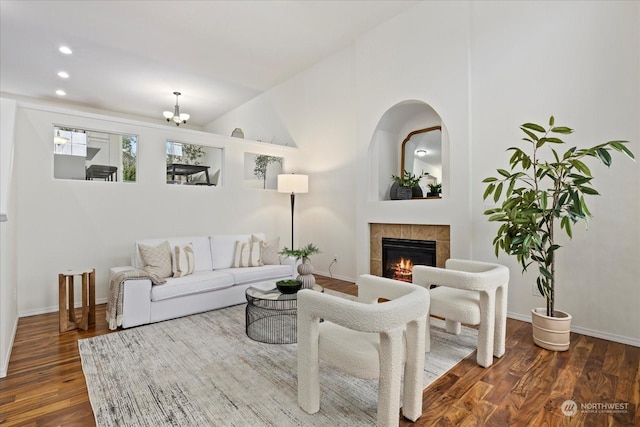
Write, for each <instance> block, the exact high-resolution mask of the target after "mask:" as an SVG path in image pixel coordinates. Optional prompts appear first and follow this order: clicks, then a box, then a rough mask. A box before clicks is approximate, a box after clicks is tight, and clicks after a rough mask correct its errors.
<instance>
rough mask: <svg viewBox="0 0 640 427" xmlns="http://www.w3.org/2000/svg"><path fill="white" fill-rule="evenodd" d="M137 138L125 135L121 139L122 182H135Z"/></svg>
mask: <svg viewBox="0 0 640 427" xmlns="http://www.w3.org/2000/svg"><path fill="white" fill-rule="evenodd" d="M137 142H138V138H137V137H136V136H132V135H127V136H123V137H122V180H123V181H135V180H136V151H137V150H136V148H137Z"/></svg>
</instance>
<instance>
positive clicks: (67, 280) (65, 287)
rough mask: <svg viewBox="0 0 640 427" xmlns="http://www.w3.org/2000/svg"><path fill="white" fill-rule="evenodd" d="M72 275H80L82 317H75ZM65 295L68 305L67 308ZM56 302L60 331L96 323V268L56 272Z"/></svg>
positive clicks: (87, 326)
mask: <svg viewBox="0 0 640 427" xmlns="http://www.w3.org/2000/svg"><path fill="white" fill-rule="evenodd" d="M74 276H81V277H82V317H81V318H80V319H76V310H75V298H74V289H73V285H74V283H73V278H74ZM67 297H68V301H69V305H68V308H67ZM58 302H59V304H60V332H66V331H71V330H73V329H82V330H85V331H86V330H87V329H89V325H95V323H96V270H95V268H93V269H91V270H68V271H65V272H64V273H60V274H58Z"/></svg>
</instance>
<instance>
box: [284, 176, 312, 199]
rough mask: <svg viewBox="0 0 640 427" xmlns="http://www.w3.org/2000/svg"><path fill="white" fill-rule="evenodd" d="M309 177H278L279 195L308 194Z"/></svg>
mask: <svg viewBox="0 0 640 427" xmlns="http://www.w3.org/2000/svg"><path fill="white" fill-rule="evenodd" d="M308 192H309V176H308V175H298V174H294V173H291V174H283V175H278V193H294V194H296V193H297V194H300V193H308Z"/></svg>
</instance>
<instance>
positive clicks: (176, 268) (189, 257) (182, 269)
mask: <svg viewBox="0 0 640 427" xmlns="http://www.w3.org/2000/svg"><path fill="white" fill-rule="evenodd" d="M194 266H195V256H194V253H193V243H189V244H188V245H184V246H176V247H175V248H174V249H173V277H184V276H188V275H189V274H191V273H193V268H194Z"/></svg>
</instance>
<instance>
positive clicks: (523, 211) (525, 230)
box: [483, 116, 634, 317]
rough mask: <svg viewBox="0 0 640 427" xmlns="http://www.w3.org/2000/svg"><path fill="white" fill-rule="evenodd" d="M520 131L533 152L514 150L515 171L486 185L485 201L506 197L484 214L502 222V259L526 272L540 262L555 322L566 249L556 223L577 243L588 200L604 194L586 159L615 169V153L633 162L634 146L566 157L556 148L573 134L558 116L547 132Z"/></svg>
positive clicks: (531, 127) (541, 284) (610, 145)
mask: <svg viewBox="0 0 640 427" xmlns="http://www.w3.org/2000/svg"><path fill="white" fill-rule="evenodd" d="M520 129H522V131H523V132H524V133H525V135H526V136H525V137H524V138H523V140H524V141H525V142H526V143H527V144H528V145H529V148H530V149H529V151H528V152H525V151H524V150H522V149H520V148H517V147H510V148H508V149H507V151H511V152H513V154H512V155H511V158H510V159H509V166H510V170H506V169H498V170H497V172H498V174H499V176H497V177H489V178H485V179H484V180H483V182H484V183H486V184H488V185H487V188H486V190H485V192H484V195H483V199H487V198H488V197H493V200H494V201H495V202H496V203H498V201H499V200H500V199H501V197H502V196H504V200H503V202H502V205H501V206H500V207H498V208H495V209H489V210H487V211H485V212H484V214H485V215H488V216H489V221H494V222H499V223H501V225H500V227H499V228H498V231H497V235H496V237H495V238H494V239H493V245H494V247H495V254H496V256H498V254H499V252H500V251H501V250H502V251H504V252H505V253H506V254H508V255H515V256H516V258H517V260H518V261H519V262H520V264H521V265H522V271H523V273H524V272H525V271H526V270H527V267H529V266H530V265H531V264H533V263H536V265H537V267H538V277H537V279H536V283H537V286H538V290H539V291H540V293H541V294H542V295H544V297H545V299H546V303H547V307H546V308H547V316H550V317H553V316H554V299H555V254H556V251H557V250H558V249H559V248H560V245H558V244H557V243H556V239H555V235H554V231H556V230H555V229H554V226H555V224H556V220H557V221H559V222H560V230H564V232H565V233H566V235H567V236H568V237H569V238H572V237H573V232H572V226H573V225H574V224H576V223H577V222H578V221H580V220H582V221H584V222H585V223H588V220H589V218H590V217H591V213H590V212H589V209H588V207H587V204H586V201H585V196H592V195H597V194H599V193H598V192H597V191H596V190H595V188H593V183H592V180H593V176H592V174H591V170H590V169H589V167H588V166H587V165H586V164H585V163H584V162H583V159H585V158H587V157H593V158H596V159H598V160H599V161H600V162H602V163H603V164H605V165H606V166H610V165H611V161H612V159H611V154H610V151H611V150H615V151H619V152H621V153H624V154H626V155H627V156H628V157H630V158H632V159H633V158H634V155H633V153H632V152H631V151H630V150H629V149H628V148H627V147H626V146H625V144H627V143H628V141H609V142H605V143H603V144H598V145H595V146H593V147H591V148H585V149H578V148H576V147H571V148H569V149H568V150H566V151H565V152H564V153H562V154H560V153H558V151H556V149H555V148H553V147H554V146H556V147H560V146H562V145H563V144H565V142H564V141H563V140H562V139H560V138H559V137H557V136H556V135H567V134H570V133H573V129H570V128H568V127H564V126H555V124H554V118H553V116H551V117H550V118H549V127H548V128H547V129H545V128H544V127H542V126H540V125H537V124H534V123H525V124H523V125H522V126H520ZM543 148H546V149H548V152H546V153H547V158H548V160H546V159H543V158H542V156H541V154H542V153H541V152H540V150H541V149H543Z"/></svg>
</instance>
